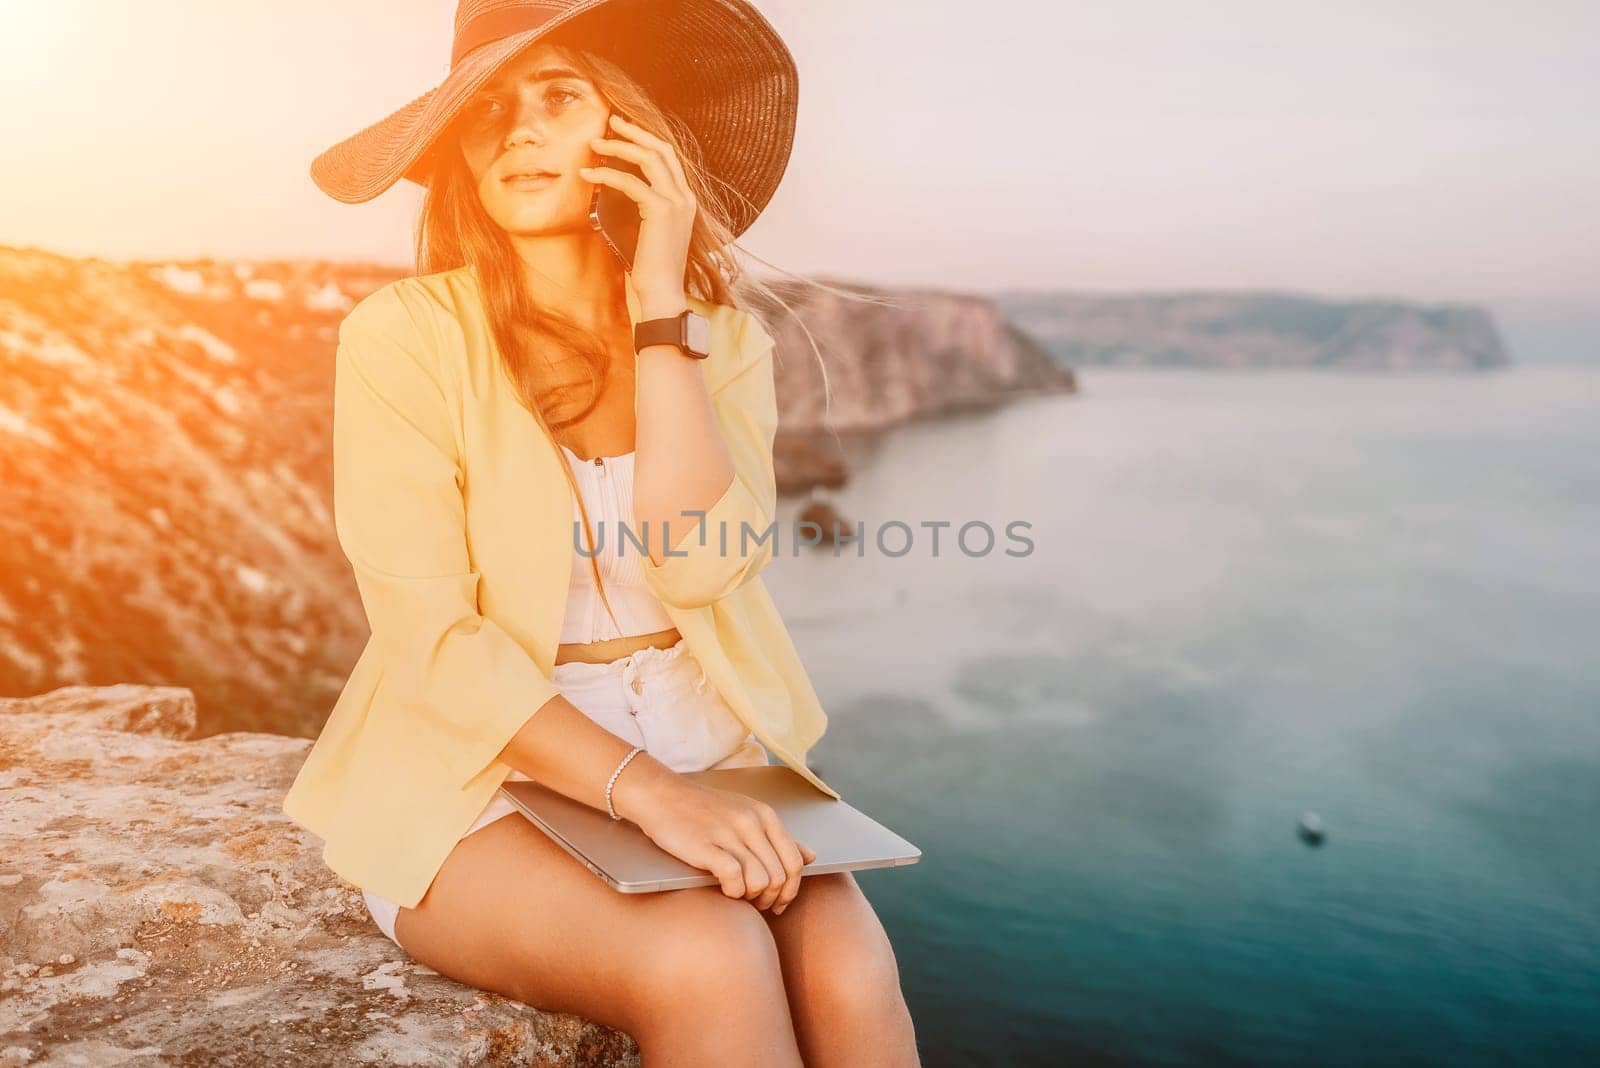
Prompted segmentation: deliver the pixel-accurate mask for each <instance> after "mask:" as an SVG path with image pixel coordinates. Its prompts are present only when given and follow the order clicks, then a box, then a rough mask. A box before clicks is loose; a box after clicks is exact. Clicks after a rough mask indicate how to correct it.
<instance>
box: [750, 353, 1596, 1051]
mask: <svg viewBox="0 0 1600 1068" xmlns="http://www.w3.org/2000/svg"><path fill="white" fill-rule="evenodd" d="M1080 381H1081V385H1082V387H1083V388H1082V393H1081V394H1080V395H1079V396H1077V397H1057V398H1040V399H1035V400H1030V401H1027V402H1024V403H1021V404H1018V405H1015V406H1013V407H1011V408H1009V409H1007V410H1005V411H1003V412H1000V413H997V414H993V415H986V416H977V417H971V418H965V419H961V420H958V421H952V422H942V423H937V424H929V425H926V426H918V427H914V428H910V429H906V430H902V431H900V432H897V433H896V434H894V435H893V436H892V437H891V438H890V439H888V440H887V441H886V442H884V443H883V445H882V447H881V448H880V449H879V450H878V451H877V452H876V454H875V455H872V456H870V457H866V458H864V460H863V466H862V469H861V470H860V473H859V474H858V475H857V476H856V477H855V479H854V481H853V482H852V483H851V485H850V486H849V487H848V488H847V489H846V490H844V491H842V492H841V493H840V494H839V495H838V497H837V498H836V503H837V506H838V507H839V508H840V510H841V512H842V513H843V514H844V515H845V516H846V517H847V518H850V519H858V520H861V521H863V522H865V523H866V524H867V529H868V532H869V546H868V550H867V553H866V556H865V558H863V559H857V558H855V557H854V556H844V557H842V558H838V559H835V558H833V557H832V556H831V555H829V551H828V550H820V551H817V550H812V551H810V552H809V553H803V554H802V555H800V556H799V557H791V556H790V555H789V550H788V548H787V547H785V548H784V549H783V550H782V555H781V557H780V559H778V560H777V561H775V562H774V563H773V564H772V566H771V567H770V568H769V569H768V572H767V574H768V581H769V587H770V588H771V590H772V592H773V595H774V597H775V598H776V599H777V601H778V603H779V605H780V606H781V607H782V609H783V611H784V614H785V618H786V619H787V620H788V621H789V623H790V627H791V631H792V633H793V634H794V637H795V641H796V643H797V645H798V646H799V648H800V651H801V654H802V656H803V657H804V659H805V662H806V664H807V666H808V668H809V669H810V670H811V672H812V675H813V679H814V681H815V682H816V684H817V688H818V691H819V693H820V694H821V696H822V698H823V701H824V703H825V705H826V706H827V707H828V708H829V710H830V715H831V721H830V729H829V732H828V734H827V736H826V737H825V738H824V739H823V740H822V742H821V743H819V745H818V746H817V748H816V749H815V750H813V752H812V762H813V764H814V765H815V767H816V768H817V770H818V771H819V773H820V774H822V775H823V777H824V778H826V779H827V780H828V781H829V782H830V784H832V785H834V786H836V787H838V788H839V789H840V790H841V791H842V792H843V793H844V794H845V796H846V797H847V798H848V799H849V800H850V801H852V803H854V804H856V805H857V806H858V807H861V808H862V809H864V810H866V811H868V812H870V813H872V814H874V815H875V816H877V817H878V818H880V819H881V820H883V821H884V822H885V823H887V824H889V825H890V826H892V827H894V828H895V829H896V830H898V831H900V832H901V833H902V834H904V835H905V836H906V837H908V838H910V839H911V840H912V841H913V842H915V843H917V844H918V845H919V846H920V847H921V848H922V849H923V851H924V856H923V859H922V861H921V863H920V864H917V865H915V866H912V867H909V868H902V869H897V870H893V871H876V872H864V873H862V874H861V876H860V880H861V883H862V886H863V887H864V889H865V890H866V892H867V894H868V896H869V897H870V898H871V899H872V901H873V903H874V905H875V906H876V908H877V909H878V912H879V915H880V916H881V917H882V918H883V920H884V924H885V926H886V927H887V928H888V930H889V933H890V936H891V938H892V939H893V941H894V944H895V947H896V952H897V954H898V957H899V960H900V965H901V970H902V980H903V983H904V987H905V990H906V993H907V997H908V999H909V1001H910V1003H911V1008H912V1012H913V1015H914V1016H915V1018H916V1021H917V1028H918V1038H919V1040H920V1045H921V1048H922V1050H923V1057H924V1063H926V1064H929V1065H943V1064H952V1065H954V1064H973V1063H996V1064H1001V1063H1004V1064H1061V1063H1106V1064H1234V1063H1237V1064H1245V1063H1250V1064H1261V1063H1306V1064H1355V1063H1364V1064H1415V1063H1453V1064H1463V1063H1503V1062H1508V1061H1509V1062H1520V1063H1528V1064H1553V1063H1580V1062H1588V1063H1600V660H1597V657H1596V655H1595V650H1596V644H1597V637H1600V538H1597V533H1600V368H1595V367H1533V368H1526V367H1524V368H1516V369H1512V370H1508V371H1504V372H1496V373H1490V374H1480V375H1461V376H1405V377H1395V376H1384V375H1377V374H1341V373H1316V372H1299V371H1283V372H1223V373H1218V372H1209V373H1208V372H1185V371H1165V372H1148V371H1132V370H1115V369H1103V370H1090V371H1088V372H1084V373H1082V374H1081V377H1080ZM892 519H898V520H901V521H902V522H905V523H908V524H910V525H911V527H912V528H913V530H914V531H916V532H917V533H918V536H917V537H916V538H915V539H914V542H913V547H912V551H910V552H908V553H907V554H906V555H904V556H903V557H900V558H897V559H896V558H891V557H888V556H885V555H883V554H881V553H879V552H878V551H877V550H876V549H875V548H873V547H872V545H871V542H870V537H871V536H872V534H873V532H875V531H876V529H877V528H878V527H879V526H881V524H883V523H885V522H887V521H889V520H892ZM1016 519H1021V520H1026V521H1028V522H1030V523H1031V524H1032V528H1031V530H1029V531H1028V536H1029V537H1030V538H1031V539H1032V540H1033V543H1034V548H1033V552H1032V554H1031V555H1028V556H1025V557H1018V558H1012V557H1007V556H1005V555H1004V554H1003V552H1000V551H999V550H1000V549H1003V548H1005V547H1006V546H1007V545H1008V544H1014V543H1010V542H1007V541H1006V540H1005V538H1004V534H1003V528H1004V526H1005V524H1006V523H1008V522H1010V521H1012V520H1016ZM936 520H948V521H950V522H951V523H952V527H951V528H947V529H946V531H945V533H944V535H943V537H942V539H941V554H940V556H939V557H937V558H934V557H933V556H932V555H931V546H930V544H929V543H928V541H927V540H926V536H925V535H926V533H927V532H926V531H925V530H924V529H923V528H920V527H919V526H918V524H919V523H922V522H924V521H936ZM970 520H983V521H985V522H987V523H989V524H990V525H991V526H992V527H994V528H995V529H996V530H997V531H999V532H1001V539H1000V541H999V543H998V546H997V550H996V551H995V552H994V553H992V554H990V555H988V556H983V557H979V558H970V557H966V556H962V555H960V554H959V553H956V552H953V551H952V548H951V544H950V537H951V531H952V530H953V529H954V527H955V526H959V525H960V524H962V523H964V522H968V521H970ZM896 543H897V544H898V539H897V542H896ZM852 552H853V550H852ZM1305 812H1315V813H1317V814H1318V815H1320V816H1321V818H1322V819H1323V820H1324V821H1325V823H1326V824H1327V827H1328V837H1327V841H1326V842H1325V844H1324V845H1323V846H1322V847H1321V848H1311V847H1308V846H1307V845H1305V844H1303V843H1302V842H1301V841H1300V840H1299V838H1298V837H1297V835H1296V833H1295V829H1296V824H1297V821H1298V820H1299V819H1300V817H1301V815H1302V814H1303V813H1305Z"/></svg>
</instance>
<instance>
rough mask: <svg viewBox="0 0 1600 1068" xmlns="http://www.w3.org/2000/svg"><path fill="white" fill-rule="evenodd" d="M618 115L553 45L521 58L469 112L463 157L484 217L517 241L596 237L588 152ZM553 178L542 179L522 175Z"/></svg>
mask: <svg viewBox="0 0 1600 1068" xmlns="http://www.w3.org/2000/svg"><path fill="white" fill-rule="evenodd" d="M610 115H611V108H610V106H609V105H608V104H607V103H606V102H605V100H604V98H602V97H601V96H600V93H599V92H598V91H597V90H596V89H595V87H594V86H593V85H592V84H591V83H590V82H588V81H587V80H586V79H584V78H583V77H582V76H581V75H579V74H578V73H577V72H576V71H574V70H572V69H571V65H570V64H569V63H567V62H565V61H564V60H562V59H561V57H560V56H559V54H558V53H557V52H556V51H555V49H554V48H552V47H551V46H550V45H548V44H545V43H543V42H541V43H539V44H536V45H534V46H532V47H531V48H529V49H528V50H527V51H525V52H523V53H522V54H521V55H519V56H516V57H515V58H513V59H512V60H511V61H510V62H508V63H507V64H506V65H505V66H504V67H502V68H501V69H500V70H499V71H498V72H497V73H496V75H495V77H494V78H493V79H492V80H491V81H490V82H489V83H488V84H486V85H485V86H484V87H483V88H482V89H480V90H479V91H478V92H477V94H476V95H475V96H474V97H473V98H472V99H471V100H469V101H468V102H467V104H466V106H465V107H464V108H463V109H462V113H461V118H460V127H459V129H460V144H461V154H462V156H463V157H464V158H465V159H466V162H467V169H468V170H469V171H470V172H471V174H472V179H473V182H474V183H475V184H476V186H477V189H478V197H479V199H480V200H481V201H482V202H483V207H484V210H485V211H487V212H488V213H489V217H490V218H491V219H493V220H494V221H495V222H496V223H497V224H499V225H500V227H501V228H502V229H504V230H506V231H507V232H508V233H511V234H513V235H517V234H548V233H558V232H562V231H571V230H574V229H582V230H589V229H590V226H589V221H588V215H589V201H590V198H591V197H592V196H593V192H594V183H593V182H589V181H586V180H584V178H583V177H582V176H581V175H580V174H579V173H578V168H579V167H587V166H591V165H593V164H594V163H595V162H596V161H597V158H598V157H597V155H596V153H595V151H594V149H593V148H591V147H590V146H589V141H590V139H591V138H594V137H603V136H605V134H606V122H607V120H608V119H609V118H610ZM535 171H545V172H551V174H550V176H546V177H540V178H536V179H526V178H518V177H516V176H517V175H522V174H526V173H529V172H535Z"/></svg>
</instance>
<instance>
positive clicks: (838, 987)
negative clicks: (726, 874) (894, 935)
mask: <svg viewBox="0 0 1600 1068" xmlns="http://www.w3.org/2000/svg"><path fill="white" fill-rule="evenodd" d="M761 915H762V916H764V917H765V918H766V920H767V926H768V927H769V928H771V930H772V935H773V937H774V938H775V939H776V940H777V943H778V956H779V957H780V959H781V960H782V961H783V981H784V987H785V989H786V990H787V992H788V995H789V1008H790V1012H791V1014H792V1015H793V1017H794V1021H795V1031H796V1033H797V1035H798V1037H799V1043H800V1050H801V1053H802V1055H803V1056H804V1058H805V1063H806V1065H807V1068H831V1066H833V1065H851V1064H870V1065H874V1066H875V1068H876V1066H882V1068H903V1066H907V1065H920V1064H921V1063H922V1062H921V1060H920V1059H919V1057H918V1054H917V1038H916V1034H915V1031H914V1029H913V1027H912V1023H911V1012H910V1010H909V1009H907V1008H906V1003H905V997H904V995H902V993H901V991H900V968H899V965H898V963H897V962H896V961H895V956H894V949H893V948H892V947H891V946H890V945H889V937H888V935H887V934H885V933H884V930H883V924H882V923H880V922H879V920H878V914H877V913H876V912H874V911H873V909H872V904H871V902H869V901H868V900H867V898H866V895H864V894H863V893H862V892H861V887H860V885H859V884H857V882H856V880H855V877H854V876H853V875H851V874H850V873H849V872H847V871H845V872H833V873H830V874H827V875H808V876H806V878H804V879H803V880H801V882H800V892H799V893H798V894H796V895H795V898H794V901H792V902H791V903H790V904H789V907H788V908H787V909H785V910H784V911H783V915H781V916H774V915H772V914H771V912H762V913H761Z"/></svg>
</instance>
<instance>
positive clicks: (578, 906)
mask: <svg viewBox="0 0 1600 1068" xmlns="http://www.w3.org/2000/svg"><path fill="white" fill-rule="evenodd" d="M801 896H802V897H803V896H804V895H803V894H802V895H801ZM762 916H763V913H762V911H761V910H760V909H757V908H755V906H753V905H752V904H751V903H749V902H748V901H743V900H739V899H734V898H729V897H727V896H726V895H724V894H723V893H722V891H721V890H720V889H719V888H718V887H715V886H705V887H693V888H690V889H686V890H669V891H665V892H662V893H655V894H619V893H617V892H616V891H615V890H613V889H611V888H610V887H609V886H607V885H606V884H605V883H603V882H601V881H600V880H599V879H598V878H596V877H595V875H594V874H593V873H592V872H590V871H589V869H588V868H586V867H584V866H583V864H582V863H580V862H579V861H578V860H576V859H575V858H573V857H571V856H569V855H568V854H567V853H566V852H565V851H563V850H562V849H561V847H560V846H558V845H556V844H555V843H554V842H552V841H551V840H550V839H549V838H548V837H546V836H545V834H544V832H542V831H540V830H539V829H538V828H537V827H535V826H533V825H532V824H531V823H529V822H528V821H527V820H525V819H523V818H522V817H520V816H517V815H515V814H513V815H510V816H505V817H503V818H501V819H498V820H495V821H494V822H493V823H490V824H489V825H487V826H485V827H482V828H480V829H479V830H477V831H474V832H473V833H472V834H469V835H467V837H465V838H463V839H462V840H461V841H460V842H459V843H457V845H456V847H455V849H454V850H452V851H451V853H450V856H449V857H448V858H446V860H445V862H444V865H443V866H442V867H441V868H440V870H439V874H438V875H437V877H436V878H435V879H434V882H433V885H432V886H431V887H429V889H428V893H427V894H426V895H425V896H424V897H423V899H422V900H421V901H420V902H418V903H417V907H416V908H415V909H408V908H402V909H401V910H400V913H399V916H398V917H397V919H396V921H395V936H396V939H397V940H398V941H399V942H400V944H401V946H402V947H404V949H405V951H406V952H407V953H408V954H409V955H410V956H411V957H412V958H414V959H415V960H417V961H419V962H420V963H422V964H426V965H427V966H428V967H430V968H432V969H433V970H434V971H437V972H439V973H440V974H441V975H446V976H449V977H450V978H452V979H455V980H457V981H459V982H462V983H466V984H468V985H470V986H473V987H476V988H478V989H480V990H489V991H493V992H495V993H498V994H503V995H505V996H507V997H510V998H515V999H516V1000H518V1001H522V1002H525V1003H527V1004H529V1005H533V1006H535V1007H536V1008H540V1009H544V1010H547V1011H551V1012H570V1013H575V1014H577V1015H580V1016H583V1017H586V1018H588V1019H591V1020H596V1021H599V1022H600V1023H603V1024H606V1025H608V1026H610V1027H614V1028H617V1029H618V1030H621V1031H626V1032H627V1033H628V1034H630V1035H632V1036H633V1039H634V1041H636V1042H637V1043H638V1044H639V1048H640V1054H641V1059H642V1060H643V1062H644V1063H645V1064H646V1065H650V1066H652V1068H653V1066H655V1065H673V1064H695V1065H701V1064H762V1065H769V1064H770V1065H786V1066H793V1068H798V1066H800V1064H801V1061H800V1054H799V1048H798V1045H797V1044H796V1040H795V1034H794V1023H793V1020H792V1019H791V1017H790V1015H789V1004H788V998H787V995H786V994H785V992H784V989H783V976H782V970H781V965H780V962H779V960H778V950H777V946H776V944H775V943H774V942H773V938H772V933H771V932H770V931H769V930H768V928H767V925H766V924H765V923H764V922H763V921H762V918H761V917H762Z"/></svg>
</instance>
